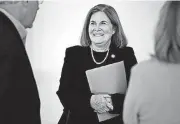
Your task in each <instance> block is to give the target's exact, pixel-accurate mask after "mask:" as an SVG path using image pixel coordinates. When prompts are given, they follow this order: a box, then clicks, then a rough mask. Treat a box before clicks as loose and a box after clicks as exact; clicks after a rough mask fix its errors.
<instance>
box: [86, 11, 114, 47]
mask: <svg viewBox="0 0 180 124" xmlns="http://www.w3.org/2000/svg"><path fill="white" fill-rule="evenodd" d="M114 33H115V30H114V28H113V25H112V23H111V21H110V20H109V18H108V17H107V15H106V14H105V13H104V12H101V11H99V12H96V13H94V14H92V16H91V18H90V23H89V37H90V39H91V42H92V44H95V45H98V46H101V45H102V46H103V45H105V44H107V43H108V42H111V37H112V35H113V34H114Z"/></svg>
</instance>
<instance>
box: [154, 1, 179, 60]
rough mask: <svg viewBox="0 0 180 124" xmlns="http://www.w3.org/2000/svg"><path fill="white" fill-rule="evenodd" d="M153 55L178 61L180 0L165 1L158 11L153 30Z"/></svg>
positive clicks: (161, 58)
mask: <svg viewBox="0 0 180 124" xmlns="http://www.w3.org/2000/svg"><path fill="white" fill-rule="evenodd" d="M155 57H156V58H157V59H159V60H161V61H165V62H169V63H180V2H179V1H167V2H165V4H164V5H163V7H162V9H161V11H160V17H159V21H158V24H157V27H156V32H155Z"/></svg>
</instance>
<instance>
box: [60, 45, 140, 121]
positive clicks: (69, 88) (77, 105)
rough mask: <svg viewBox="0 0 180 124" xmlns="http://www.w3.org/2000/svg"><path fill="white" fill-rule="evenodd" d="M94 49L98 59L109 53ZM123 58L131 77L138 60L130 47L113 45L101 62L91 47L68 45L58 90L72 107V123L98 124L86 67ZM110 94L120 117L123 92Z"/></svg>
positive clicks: (67, 107) (127, 73)
mask: <svg viewBox="0 0 180 124" xmlns="http://www.w3.org/2000/svg"><path fill="white" fill-rule="evenodd" d="M93 53H94V57H95V59H96V61H98V62H100V61H102V60H103V59H104V57H105V56H106V52H102V53H100V52H95V51H93ZM112 55H114V56H115V57H114V58H113V57H112ZM120 61H124V64H125V70H126V76H127V77H126V78H127V80H128V81H129V76H130V69H131V67H132V66H134V65H135V64H136V63H137V61H136V58H135V56H134V51H133V49H132V48H131V47H124V48H121V49H120V48H117V47H115V46H113V45H111V47H110V50H109V55H108V57H107V59H106V61H105V62H104V63H102V64H100V65H98V64H96V63H95V62H94V61H93V59H92V56H91V50H90V47H82V46H74V47H70V48H67V49H66V56H65V59H64V65H63V68H62V73H61V78H60V87H59V90H58V91H57V94H58V96H59V98H60V101H61V103H62V105H63V106H64V108H65V109H68V110H70V113H71V114H70V119H69V120H70V122H69V124H98V119H97V114H96V113H95V112H94V111H93V109H92V108H91V106H90V98H91V95H92V93H91V91H90V88H89V84H88V81H87V77H86V74H85V71H86V70H89V69H93V68H97V67H100V66H104V65H107V64H112V63H115V62H120ZM111 97H112V102H113V107H114V110H113V111H112V112H111V113H119V114H120V118H121V116H122V106H123V101H124V94H111ZM119 124H120V122H119Z"/></svg>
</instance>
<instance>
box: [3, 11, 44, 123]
mask: <svg viewBox="0 0 180 124" xmlns="http://www.w3.org/2000/svg"><path fill="white" fill-rule="evenodd" d="M40 123H41V121H40V99H39V94H38V90H37V86H36V82H35V79H34V76H33V72H32V69H31V65H30V62H29V59H28V56H27V54H26V51H25V48H24V45H23V41H22V40H21V37H20V35H19V33H18V32H17V30H16V28H15V26H14V25H13V23H12V22H11V21H10V20H9V18H7V17H6V16H5V15H4V14H3V13H2V12H0V124H40Z"/></svg>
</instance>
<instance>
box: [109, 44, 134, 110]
mask: <svg viewBox="0 0 180 124" xmlns="http://www.w3.org/2000/svg"><path fill="white" fill-rule="evenodd" d="M123 54H124V55H123V56H124V58H125V59H124V62H125V70H126V78H127V83H128V82H129V78H130V71H131V68H132V67H133V66H134V65H135V64H137V60H136V57H135V55H134V50H133V49H132V48H131V47H127V48H126V49H124V51H123ZM124 97H125V95H124V94H117V93H116V94H112V95H111V98H112V103H113V107H114V109H113V111H111V113H122V108H123V103H124Z"/></svg>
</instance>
